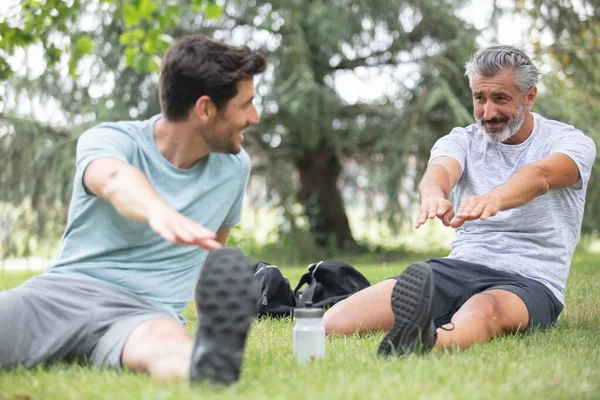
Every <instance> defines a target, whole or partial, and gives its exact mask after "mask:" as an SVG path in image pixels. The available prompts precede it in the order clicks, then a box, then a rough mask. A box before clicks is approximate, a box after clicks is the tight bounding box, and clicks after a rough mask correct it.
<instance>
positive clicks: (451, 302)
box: [324, 46, 596, 355]
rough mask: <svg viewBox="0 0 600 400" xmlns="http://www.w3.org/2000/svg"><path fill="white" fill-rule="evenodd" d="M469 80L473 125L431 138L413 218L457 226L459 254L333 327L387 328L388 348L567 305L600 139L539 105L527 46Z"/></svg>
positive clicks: (495, 52)
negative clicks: (557, 118)
mask: <svg viewBox="0 0 600 400" xmlns="http://www.w3.org/2000/svg"><path fill="white" fill-rule="evenodd" d="M466 75H467V76H468V77H469V80H470V82H471V89H472V92H473V107H474V113H475V119H476V123H475V124H472V125H470V126H468V127H466V128H455V129H453V130H452V132H450V134H449V135H447V136H444V137H442V138H441V139H439V140H438V141H437V143H436V144H435V145H434V147H433V149H432V151H431V158H430V161H429V165H428V167H427V171H426V172H425V175H424V176H423V179H422V181H421V183H420V186H419V192H420V195H421V206H420V209H419V216H418V218H417V222H416V225H415V227H416V228H419V227H420V226H421V225H423V224H424V223H425V222H426V221H427V220H428V219H433V218H436V217H437V218H439V219H440V220H441V221H442V222H443V224H444V225H445V226H449V227H453V228H456V233H457V237H456V239H455V240H454V241H453V243H452V245H451V252H450V255H449V256H448V257H447V258H442V259H431V260H427V261H425V262H422V263H416V264H413V265H411V266H409V267H408V268H407V269H406V271H404V272H403V273H402V275H400V276H398V277H395V278H393V279H390V280H386V281H384V282H381V283H379V284H377V285H374V286H372V287H370V288H368V289H365V290H363V291H361V292H359V293H357V294H356V295H354V296H352V297H350V298H348V299H347V300H346V301H344V302H341V303H338V305H336V306H335V307H333V308H332V309H331V310H329V312H328V313H327V314H326V315H325V321H324V323H325V326H326V329H327V331H328V332H329V333H344V334H351V333H354V332H360V331H365V330H373V329H384V330H389V332H388V334H387V335H386V337H385V338H384V340H383V342H382V343H381V345H380V347H379V354H381V355H386V354H390V353H395V354H398V355H402V354H405V353H409V352H413V351H424V350H429V349H431V348H433V347H447V346H458V347H466V346H469V345H471V344H473V343H482V342H486V341H489V340H491V339H492V338H494V337H495V336H498V335H501V334H504V333H507V332H515V331H523V330H525V329H527V328H531V327H548V326H550V325H552V324H553V323H554V322H556V320H557V318H558V316H559V314H560V313H561V311H562V309H563V303H564V292H565V284H566V280H567V276H568V273H569V267H570V263H571V258H572V256H573V251H574V249H575V246H576V244H577V240H578V238H579V233H580V229H581V220H582V216H583V210H584V205H585V193H586V189H587V184H588V179H589V177H590V172H591V168H592V164H593V162H594V159H595V155H596V148H595V144H594V142H593V141H592V140H591V139H589V138H588V137H586V136H585V135H584V134H583V133H582V132H581V131H579V130H577V129H575V128H574V127H572V126H569V125H566V124H563V123H560V122H557V121H552V120H549V119H546V118H544V117H542V116H540V115H538V114H534V113H531V112H530V110H531V107H532V106H533V103H534V101H535V99H536V95H537V88H536V84H537V81H538V75H539V73H538V70H537V69H536V67H535V66H534V65H533V63H532V62H531V60H530V59H529V57H527V55H526V54H525V53H523V52H522V51H520V50H518V49H516V48H513V47H509V46H494V47H489V48H486V49H482V50H480V51H478V52H477V53H476V54H475V55H474V56H473V58H472V59H471V61H469V62H468V63H467V65H466ZM452 189H454V207H456V211H455V208H454V207H453V204H452V203H451V202H450V201H449V200H448V198H449V195H450V192H451V190H452ZM390 297H391V302H390ZM390 305H391V307H390Z"/></svg>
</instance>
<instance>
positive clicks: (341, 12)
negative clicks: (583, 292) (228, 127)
mask: <svg viewBox="0 0 600 400" xmlns="http://www.w3.org/2000/svg"><path fill="white" fill-rule="evenodd" d="M9 3H11V2H10V1H9ZM497 3H502V4H497ZM599 4H600V2H598V1H597V0H596V1H565V0H561V1H558V0H551V1H548V0H545V1H541V0H525V1H517V0H516V1H514V2H509V1H504V2H494V7H493V10H492V11H493V13H492V14H491V16H490V21H491V22H492V24H493V23H496V25H492V26H490V27H489V28H486V29H488V30H490V29H491V30H493V29H496V30H497V31H500V30H502V29H503V26H502V25H501V24H500V23H498V21H501V19H500V18H501V16H502V15H511V16H519V17H520V18H522V20H523V21H526V22H527V26H528V28H527V29H528V31H527V37H526V38H525V39H524V40H525V42H524V44H525V49H526V50H527V51H528V52H530V53H531V54H532V55H533V56H534V59H535V60H536V62H537V63H538V64H539V65H541V66H542V71H543V72H544V76H543V78H542V84H541V86H542V89H543V90H542V91H541V95H540V98H539V100H538V103H537V104H536V110H537V111H538V112H540V113H541V114H544V115H546V116H547V117H550V118H555V119H559V120H561V121H564V122H567V123H570V124H573V125H575V126H576V127H578V128H580V129H582V130H584V132H586V133H587V134H588V135H590V136H591V137H593V138H594V139H595V140H596V141H598V139H599V137H600V133H599V131H598V127H597V124H594V123H593V116H595V115H600V73H599V72H598V71H597V69H596V68H595V66H596V65H598V62H599V61H600V51H599V50H600V44H599V39H598V38H599V37H600V22H599V21H600V19H599V18H598V16H599V15H600V5H599ZM471 7H477V3H476V2H467V1H465V2H459V1H454V2H449V1H443V0H423V1H417V0H354V1H349V0H329V1H317V0H272V1H263V0H248V1H236V0H231V1H229V0H226V1H216V2H215V1H212V0H192V1H188V2H171V1H166V0H165V1H159V2H156V1H152V0H120V1H119V0H71V1H62V0H23V1H13V2H12V3H11V4H10V5H9V6H3V9H2V11H3V13H4V14H5V15H0V85H1V86H0V187H1V188H2V189H1V190H0V240H1V241H2V243H3V247H2V252H3V256H26V255H29V254H32V253H36V252H39V251H40V249H41V247H40V246H41V244H43V243H45V242H47V241H48V239H52V238H53V239H54V240H56V239H57V238H59V237H60V235H61V234H62V230H63V227H64V221H65V217H66V207H67V205H68V201H69V198H70V192H71V181H72V173H73V160H74V148H75V142H76V140H77V137H78V136H79V135H80V134H81V133H82V132H83V131H84V130H85V129H86V128H88V127H90V126H92V125H94V124H96V123H98V122H100V121H107V120H119V119H131V118H147V117H149V116H151V115H153V114H156V113H158V112H159V105H158V98H157V87H158V68H159V65H160V57H161V56H162V54H163V53H164V51H165V49H166V48H167V47H168V45H169V44H170V42H171V41H172V40H173V38H176V37H178V36H180V35H182V34H186V33H202V34H206V35H208V36H211V37H213V38H216V39H219V40H224V41H227V42H229V43H232V44H247V45H249V46H251V47H252V48H256V49H261V50H262V51H263V52H264V54H265V55H266V56H267V58H268V60H269V62H270V67H269V69H268V70H267V72H266V73H265V74H264V76H263V77H261V78H260V79H259V80H258V82H257V83H258V84H257V89H256V92H257V98H258V100H259V104H260V107H261V109H262V113H261V118H262V122H261V124H260V125H258V126H257V127H256V128H255V129H253V131H252V132H251V133H250V134H248V135H246V142H245V146H246V148H247V150H248V152H249V153H250V155H251V157H252V159H253V166H254V167H253V178H252V182H251V187H250V190H249V197H250V198H251V199H253V201H254V203H256V204H268V205H269V206H270V207H272V208H276V209H277V210H278V212H279V213H280V215H281V216H282V219H283V222H282V223H281V224H278V232H277V234H278V237H296V236H302V235H304V236H306V235H308V234H310V237H311V238H312V241H313V243H315V244H316V245H317V247H320V248H328V249H343V250H346V251H348V250H356V249H361V248H363V246H364V243H361V244H359V243H357V241H356V240H355V235H353V232H352V229H351V227H350V224H349V222H348V208H349V206H353V205H357V204H358V205H360V206H361V207H363V208H364V209H365V210H369V212H370V213H371V214H372V216H373V217H374V218H378V219H379V220H381V221H383V222H385V223H387V224H388V225H389V226H390V227H392V228H394V229H395V230H396V231H398V234H402V230H401V229H400V228H401V227H402V226H405V225H406V223H405V221H406V220H407V219H412V218H413V217H414V210H415V201H416V183H417V182H418V179H419V178H420V175H421V174H422V172H423V169H424V167H425V164H426V162H427V158H428V155H429V150H430V148H431V146H432V145H433V143H434V142H435V140H437V138H439V137H441V136H442V135H444V134H446V133H447V132H449V131H450V129H451V128H452V127H454V126H464V125H467V124H470V123H471V122H472V120H473V117H472V107H471V95H470V89H469V87H468V80H467V79H466V78H465V77H464V75H463V65H464V63H465V62H466V61H467V59H468V57H469V56H470V55H471V54H472V53H473V52H474V51H475V49H476V48H477V47H478V40H481V32H480V31H479V30H478V29H476V28H475V27H474V26H473V25H472V23H471V22H468V21H467V20H465V18H464V17H461V15H462V16H464V15H465V13H466V14H468V13H469V10H470V8H471ZM28 58H29V59H30V60H31V59H34V60H37V61H34V62H35V63H37V64H39V63H42V64H43V66H41V67H40V66H39V65H34V67H37V68H33V67H32V66H31V61H30V62H29V63H28V62H27V61H28ZM15 59H18V61H14V60H15ZM11 60H13V61H11ZM361 80H363V81H366V82H373V84H378V85H379V86H381V90H379V92H380V93H379V94H377V95H376V96H375V97H373V96H372V95H370V94H369V93H361V89H360V88H361V87H364V86H357V87H356V88H352V87H348V82H357V81H361ZM599 174H600V173H599V172H598V171H597V169H595V170H594V175H595V179H592V181H591V184H590V188H589V192H588V193H589V194H588V203H587V209H586V219H585V222H584V229H585V231H586V232H587V233H593V232H594V230H595V229H596V226H597V225H598V224H597V223H596V220H597V219H598V218H599V215H600V214H598V210H597V208H598V207H600V205H598V202H597V201H595V199H596V197H597V196H598V195H599V193H600V184H599V183H598V178H599V176H598V175H599ZM367 214H368V212H367ZM50 242H52V240H50Z"/></svg>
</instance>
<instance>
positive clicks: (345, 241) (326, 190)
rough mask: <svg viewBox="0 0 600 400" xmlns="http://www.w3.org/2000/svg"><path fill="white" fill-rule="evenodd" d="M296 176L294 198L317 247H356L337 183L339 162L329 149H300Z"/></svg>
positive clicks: (348, 248) (343, 248)
mask: <svg viewBox="0 0 600 400" xmlns="http://www.w3.org/2000/svg"><path fill="white" fill-rule="evenodd" d="M296 167H297V168H298V171H299V173H300V190H299V192H298V199H299V200H300V202H301V203H302V204H303V205H304V207H305V212H306V215H307V216H308V220H309V223H310V231H311V233H312V235H313V237H314V239H315V242H316V244H317V246H319V247H322V248H324V247H329V246H330V245H332V244H335V246H336V247H337V248H338V249H341V250H351V249H357V248H359V245H358V244H357V243H356V241H355V240H354V238H353V237H352V232H351V231H350V225H349V224H348V217H347V216H346V211H345V209H344V202H343V201H342V196H341V194H340V191H339V190H338V186H337V180H338V177H339V175H340V172H341V163H340V160H339V158H338V156H337V155H336V154H335V152H334V151H333V150H332V149H329V148H323V149H315V150H304V152H303V154H302V156H301V157H300V158H299V159H297V160H296Z"/></svg>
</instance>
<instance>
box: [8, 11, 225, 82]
mask: <svg viewBox="0 0 600 400" xmlns="http://www.w3.org/2000/svg"><path fill="white" fill-rule="evenodd" d="M192 10H193V11H194V12H199V11H203V12H204V15H205V17H206V18H207V19H216V18H218V17H219V16H220V14H221V12H222V8H221V7H220V6H219V5H217V4H216V3H215V0H194V1H193V2H192V4H191V5H190V4H188V3H183V4H180V3H179V2H176V1H171V0H166V1H159V2H155V1H153V0H123V1H117V0H71V1H64V0H23V1H21V2H19V3H15V4H13V5H11V6H10V7H9V8H8V14H7V15H5V16H3V18H2V19H0V39H1V40H0V82H1V81H5V80H6V79H8V77H10V76H11V75H12V74H13V73H14V71H13V68H12V67H11V65H10V63H9V57H10V56H11V55H13V54H14V53H15V51H16V49H18V48H21V49H27V48H28V47H29V46H31V45H34V44H40V45H41V47H42V49H43V50H44V52H45V59H46V63H47V65H48V67H49V68H54V67H55V66H56V65H58V63H59V61H60V58H61V56H62V54H66V55H68V57H69V74H70V75H72V76H75V75H76V71H77V66H78V65H79V61H80V60H81V59H82V58H83V57H84V56H86V55H92V51H93V48H94V45H95V43H94V42H93V40H94V39H93V38H92V36H93V31H91V30H90V29H89V28H88V27H82V26H81V22H79V21H78V17H79V16H81V15H85V14H88V15H95V16H96V18H97V19H98V20H100V21H103V20H105V19H118V20H120V21H122V26H123V31H122V33H121V34H120V37H119V41H120V43H121V44H122V45H123V46H124V47H125V49H124V55H125V65H126V66H127V67H132V68H136V69H137V70H139V71H143V72H157V71H158V70H159V68H160V56H161V55H162V53H163V52H164V51H165V50H166V48H167V47H168V46H169V44H170V43H171V42H172V40H173V37H172V36H170V35H169V34H166V33H165V32H172V31H173V30H175V29H176V28H177V26H178V25H179V23H180V21H181V18H180V16H181V15H182V14H187V13H190V12H192ZM75 32H77V33H76V34H75V35H74V33H75ZM71 39H74V40H71ZM70 43H72V45H70Z"/></svg>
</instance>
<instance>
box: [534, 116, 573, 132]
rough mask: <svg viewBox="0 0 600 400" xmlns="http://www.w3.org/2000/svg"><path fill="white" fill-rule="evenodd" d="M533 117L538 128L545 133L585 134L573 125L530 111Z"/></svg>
mask: <svg viewBox="0 0 600 400" xmlns="http://www.w3.org/2000/svg"><path fill="white" fill-rule="evenodd" d="M531 114H532V115H533V117H534V119H535V123H536V124H538V125H539V130H540V132H541V133H543V134H545V135H562V134H565V133H569V134H576V135H585V134H584V133H583V132H582V131H581V130H580V129H577V128H576V127H574V126H573V125H570V124H567V123H564V122H561V121H558V120H555V119H550V118H546V117H544V116H542V115H540V114H537V113H531Z"/></svg>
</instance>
